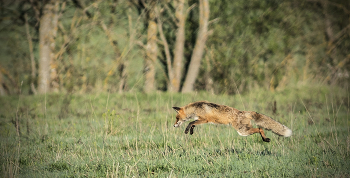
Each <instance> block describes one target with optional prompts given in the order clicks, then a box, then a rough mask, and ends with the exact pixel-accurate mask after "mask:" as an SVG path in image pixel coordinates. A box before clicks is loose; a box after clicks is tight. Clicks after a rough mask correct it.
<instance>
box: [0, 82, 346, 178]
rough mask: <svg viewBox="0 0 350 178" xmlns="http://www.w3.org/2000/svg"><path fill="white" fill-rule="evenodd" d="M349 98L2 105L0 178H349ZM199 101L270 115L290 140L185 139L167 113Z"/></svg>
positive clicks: (315, 94) (206, 134) (80, 98)
mask: <svg viewBox="0 0 350 178" xmlns="http://www.w3.org/2000/svg"><path fill="white" fill-rule="evenodd" d="M349 99H350V98H349V92H348V91H347V90H344V89H339V88H330V87H324V86H313V87H310V86H301V87H295V88H291V89H287V90H284V91H280V92H274V93H271V92H267V91H263V90H257V91H254V92H251V93H247V94H245V95H242V96H240V95H236V96H227V95H225V96H224V95H211V94H208V93H196V94H170V93H154V94H150V95H146V94H142V93H126V94H123V95H119V94H108V93H102V94H89V95H78V94H75V95H62V94H50V95H42V96H23V95H22V96H8V97H1V98H0V105H1V108H0V137H1V148H0V155H1V158H0V164H1V168H0V170H1V177H132V176H135V177H224V176H226V177H349V176H350V169H349V168H350V155H349V154H350V134H349V133H350V132H349V129H350V123H349ZM198 100H208V101H211V102H216V103H220V104H225V105H229V106H232V107H235V108H237V109H240V110H254V111H258V112H260V113H264V114H266V115H269V116H271V117H273V118H274V119H275V120H278V121H280V122H281V123H283V124H284V125H286V126H288V127H290V128H291V129H292V130H293V135H292V136H291V137H289V138H283V137H278V136H276V135H274V134H273V133H272V132H269V131H267V136H268V137H269V138H270V139H271V142H270V143H266V142H263V141H262V140H261V137H260V135H252V136H248V137H242V136H239V135H238V133H237V132H236V131H235V130H234V129H233V128H231V127H230V126H226V125H211V124H207V125H200V126H198V127H196V128H195V133H194V135H192V136H190V135H185V134H184V133H183V132H184V129H185V126H184V125H183V126H182V127H180V128H174V127H173V124H174V122H175V118H174V117H175V114H176V113H175V112H174V111H173V110H172V108H171V107H172V106H183V105H186V104H188V103H189V102H193V101H198ZM274 101H276V102H277V113H276V114H273V113H272V105H273V102H274ZM16 119H18V121H19V128H20V133H19V135H20V136H18V134H17V131H16V127H15V126H16Z"/></svg>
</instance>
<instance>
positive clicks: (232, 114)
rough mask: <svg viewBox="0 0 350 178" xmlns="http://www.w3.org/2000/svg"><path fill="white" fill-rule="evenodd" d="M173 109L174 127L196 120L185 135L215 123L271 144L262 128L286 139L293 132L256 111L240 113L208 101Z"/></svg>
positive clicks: (191, 123) (190, 124)
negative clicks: (253, 122)
mask: <svg viewBox="0 0 350 178" xmlns="http://www.w3.org/2000/svg"><path fill="white" fill-rule="evenodd" d="M173 109H175V111H176V112H177V115H176V122H175V124H174V127H179V126H180V125H181V124H182V123H184V122H185V121H187V120H189V119H194V121H192V122H190V123H189V124H188V126H187V127H186V130H185V134H187V133H188V131H190V134H191V135H192V134H193V129H194V127H195V126H196V125H198V124H204V123H213V124H214V123H215V124H226V125H231V126H233V128H235V129H236V130H237V132H238V134H239V135H241V136H248V135H252V134H254V133H260V135H261V137H262V140H263V141H265V142H270V139H269V138H266V136H265V133H264V131H263V129H262V128H265V129H267V130H271V131H272V132H274V133H275V134H277V135H280V136H284V137H290V136H291V135H292V130H290V129H289V128H288V127H286V126H284V125H282V124H280V123H279V122H277V121H275V120H273V119H272V118H270V117H268V116H265V115H263V114H259V113H257V112H254V111H239V110H237V109H235V108H232V107H229V106H225V105H220V104H215V103H210V102H207V101H199V102H194V103H190V104H188V105H186V106H184V107H173ZM251 120H253V121H255V123H256V125H258V126H259V128H253V127H252V124H251ZM260 127H262V128H260Z"/></svg>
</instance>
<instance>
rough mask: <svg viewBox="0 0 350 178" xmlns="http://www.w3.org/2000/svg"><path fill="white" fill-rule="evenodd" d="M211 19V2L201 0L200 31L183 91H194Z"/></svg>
mask: <svg viewBox="0 0 350 178" xmlns="http://www.w3.org/2000/svg"><path fill="white" fill-rule="evenodd" d="M208 21H209V2H208V0H199V32H198V36H197V40H196V44H195V47H194V49H193V53H192V57H191V62H190V65H189V68H188V72H187V75H186V79H185V82H184V86H183V88H182V92H183V93H187V92H192V91H193V86H194V83H195V81H196V79H197V76H198V73H199V67H200V62H201V59H202V56H203V53H204V47H205V42H206V40H207V36H208V33H207V32H208Z"/></svg>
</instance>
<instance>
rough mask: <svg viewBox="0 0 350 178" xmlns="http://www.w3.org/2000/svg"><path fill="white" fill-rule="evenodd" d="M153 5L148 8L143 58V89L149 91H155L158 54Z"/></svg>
mask: <svg viewBox="0 0 350 178" xmlns="http://www.w3.org/2000/svg"><path fill="white" fill-rule="evenodd" d="M155 8H156V7H155V5H153V7H151V9H150V10H149V17H148V18H149V19H148V30H147V45H146V59H145V64H144V65H145V68H144V72H145V86H144V91H145V92H146V93H150V92H153V91H155V74H156V69H155V64H156V61H157V55H158V46H157V23H156V21H155V20H156V19H155Z"/></svg>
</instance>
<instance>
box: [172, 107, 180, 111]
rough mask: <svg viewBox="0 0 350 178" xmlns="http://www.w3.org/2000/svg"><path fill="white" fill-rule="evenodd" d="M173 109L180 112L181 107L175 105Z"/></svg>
mask: <svg viewBox="0 0 350 178" xmlns="http://www.w3.org/2000/svg"><path fill="white" fill-rule="evenodd" d="M173 109H174V110H175V111H176V112H179V111H180V109H181V108H179V107H173Z"/></svg>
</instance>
